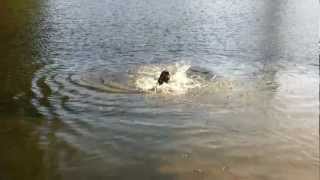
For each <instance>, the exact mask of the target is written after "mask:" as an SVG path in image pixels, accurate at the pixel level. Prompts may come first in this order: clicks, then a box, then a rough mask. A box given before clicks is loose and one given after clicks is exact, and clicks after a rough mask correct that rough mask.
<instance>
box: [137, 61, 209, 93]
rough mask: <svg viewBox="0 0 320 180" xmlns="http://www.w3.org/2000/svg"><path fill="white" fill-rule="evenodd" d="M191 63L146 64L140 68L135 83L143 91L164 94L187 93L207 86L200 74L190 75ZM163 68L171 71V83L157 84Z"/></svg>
mask: <svg viewBox="0 0 320 180" xmlns="http://www.w3.org/2000/svg"><path fill="white" fill-rule="evenodd" d="M190 67H191V65H189V64H185V63H175V64H169V65H146V66H142V67H140V68H138V70H137V73H136V74H137V76H136V80H135V85H136V87H137V88H138V89H140V90H142V91H143V92H155V91H156V92H157V93H164V94H185V93H187V92H188V91H189V90H191V89H194V88H201V87H204V86H206V83H205V81H204V79H203V78H201V77H200V76H197V77H195V76H193V77H189V76H188V73H187V72H188V70H190ZM163 70H168V71H169V72H170V81H169V83H164V84H162V85H161V86H157V80H158V78H159V76H160V73H161V72H162V71H163Z"/></svg>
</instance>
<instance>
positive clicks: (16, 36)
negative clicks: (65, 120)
mask: <svg viewBox="0 0 320 180" xmlns="http://www.w3.org/2000/svg"><path fill="white" fill-rule="evenodd" d="M40 3H41V1H39V0H24V1H20V0H1V1H0V17H1V20H0V42H1V43H0V64H1V65H0V142H1V143H0V179H1V180H2V179H4V180H9V179H10V180H21V179H33V180H43V179H60V178H59V174H58V173H57V170H56V169H57V155H56V152H51V151H49V150H48V149H49V147H50V146H52V145H51V144H53V145H54V144H55V141H54V138H51V140H50V141H47V144H46V143H43V142H45V141H44V140H43V139H48V137H49V136H48V134H50V133H43V132H42V131H43V129H44V127H45V126H46V125H45V124H44V123H45V121H43V119H42V117H41V116H40V115H39V114H38V113H37V112H36V110H35V109H34V108H33V107H32V105H31V103H30V100H31V97H32V92H31V79H32V75H33V73H34V72H35V71H36V70H37V69H38V68H39V67H40V63H39V62H38V59H39V54H40V53H39V52H40V49H39V48H38V47H37V44H39V38H38V37H37V36H38V35H39V33H38V32H37V31H38V27H39V26H38V24H39V22H40V21H39V19H40V14H41V13H40V12H41V10H40V5H41V4H40ZM51 134H52V133H51ZM48 144H49V145H48Z"/></svg>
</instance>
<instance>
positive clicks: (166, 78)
mask: <svg viewBox="0 0 320 180" xmlns="http://www.w3.org/2000/svg"><path fill="white" fill-rule="evenodd" d="M169 80H170V73H169V72H168V71H166V70H164V71H162V72H161V74H160V77H159V79H158V83H159V85H161V84H163V83H164V82H165V83H168V82H169Z"/></svg>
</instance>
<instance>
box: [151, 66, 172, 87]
mask: <svg viewBox="0 0 320 180" xmlns="http://www.w3.org/2000/svg"><path fill="white" fill-rule="evenodd" d="M169 80H170V73H169V71H167V70H164V71H162V72H161V74H160V76H159V78H158V82H157V85H156V86H155V87H154V88H153V90H154V92H157V89H158V87H159V86H161V85H162V84H163V83H169Z"/></svg>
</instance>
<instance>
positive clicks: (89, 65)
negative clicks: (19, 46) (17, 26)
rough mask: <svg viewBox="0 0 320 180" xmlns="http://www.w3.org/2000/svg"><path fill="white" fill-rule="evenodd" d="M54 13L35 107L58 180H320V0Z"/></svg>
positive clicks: (50, 8) (82, 3)
mask: <svg viewBox="0 0 320 180" xmlns="http://www.w3.org/2000/svg"><path fill="white" fill-rule="evenodd" d="M42 6H43V7H42V8H43V13H42V16H43V17H42V18H41V23H40V25H39V26H40V28H39V29H40V30H39V36H40V39H41V41H40V42H41V43H43V44H42V49H41V52H42V53H41V57H40V59H41V62H43V64H44V66H43V67H42V68H40V69H39V70H38V71H37V72H36V73H35V74H34V75H33V79H32V92H33V98H32V100H31V103H32V105H33V106H34V107H36V109H37V111H39V112H40V114H41V115H43V116H44V118H45V119H46V121H47V122H48V123H46V125H44V127H42V128H40V129H41V133H43V135H42V136H41V144H43V146H44V147H47V150H48V152H49V156H50V157H51V156H54V157H55V158H54V159H55V160H56V161H57V162H56V163H55V165H56V166H57V174H58V175H59V176H57V177H59V178H61V179H183V180H185V179H230V180H231V179H232V180H233V179H234V180H235V179H245V180H249V179H275V180H278V179H279V180H280V179H281V180H284V179H288V180H289V179H290V180H294V179H296V180H300V179H306V180H307V179H310V180H315V179H318V178H319V121H318V118H319V101H318V99H319V94H318V92H319V59H318V45H317V44H316V42H317V39H318V34H317V33H318V30H317V28H318V25H317V22H318V16H317V12H318V2H314V1H311V0H308V1H300V0H289V1H282V0H275V1H268V0H265V1H254V0H245V1H241V2H240V1H224V0H217V1H208V0H201V1H192V0H178V1H169V0H161V1H148V0H142V1H138V0H129V1H111V0H106V1H100V0H90V1H87V0H77V1H76V0H67V1H66V0H48V1H44V2H43V5H42ZM162 70H168V71H169V72H170V73H171V81H170V82H169V83H168V84H164V85H163V86H160V87H158V88H157V90H156V91H155V86H156V82H157V78H158V77H159V75H160V73H161V71H162ZM49 159H50V158H49ZM53 177H55V176H53Z"/></svg>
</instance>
